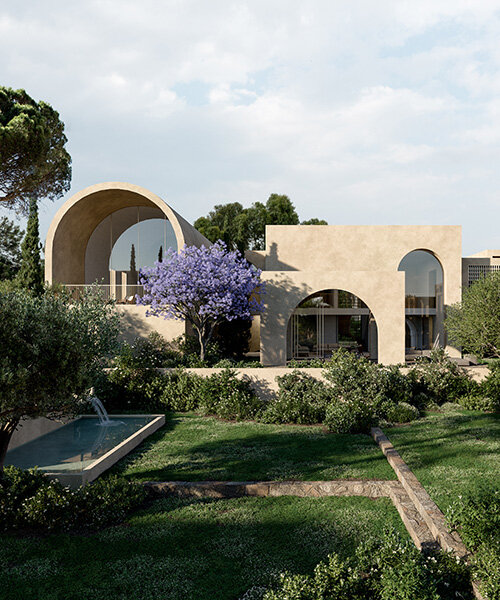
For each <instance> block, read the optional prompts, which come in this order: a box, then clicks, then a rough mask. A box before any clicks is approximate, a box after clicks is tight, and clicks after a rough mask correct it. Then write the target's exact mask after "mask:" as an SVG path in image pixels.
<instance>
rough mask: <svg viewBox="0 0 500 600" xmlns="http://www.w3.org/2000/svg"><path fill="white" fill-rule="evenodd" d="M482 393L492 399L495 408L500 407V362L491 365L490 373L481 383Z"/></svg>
mask: <svg viewBox="0 0 500 600" xmlns="http://www.w3.org/2000/svg"><path fill="white" fill-rule="evenodd" d="M480 393H481V394H482V395H484V396H486V397H487V398H491V400H492V401H493V402H494V403H495V406H497V407H499V406H500V362H496V363H493V364H490V372H489V373H488V375H487V376H486V377H485V378H484V379H483V381H482V382H481V392H480ZM496 410H498V408H497V409H496Z"/></svg>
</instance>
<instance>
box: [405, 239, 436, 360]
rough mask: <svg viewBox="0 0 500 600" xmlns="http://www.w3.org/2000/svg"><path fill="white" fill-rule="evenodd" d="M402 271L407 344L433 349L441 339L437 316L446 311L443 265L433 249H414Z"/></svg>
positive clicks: (412, 346)
mask: <svg viewBox="0 0 500 600" xmlns="http://www.w3.org/2000/svg"><path fill="white" fill-rule="evenodd" d="M398 271H404V273H405V306H406V311H405V312H406V348H407V350H429V349H430V348H432V346H433V345H434V344H435V343H439V342H440V340H439V336H438V333H437V327H436V319H438V318H439V319H442V314H443V269H442V267H441V264H440V262H439V261H438V260H437V258H436V257H435V256H433V255H432V254H431V253H430V252H427V251H425V250H414V251H413V252H410V253H409V254H407V255H406V256H405V257H404V258H403V260H402V261H401V262H400V264H399V267H398Z"/></svg>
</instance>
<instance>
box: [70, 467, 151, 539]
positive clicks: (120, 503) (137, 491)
mask: <svg viewBox="0 0 500 600" xmlns="http://www.w3.org/2000/svg"><path fill="white" fill-rule="evenodd" d="M76 496H77V502H76V504H77V507H78V508H77V510H78V520H79V523H80V524H85V526H88V527H91V528H101V527H105V526H108V525H112V524H115V523H121V522H122V521H124V520H125V518H126V517H127V515H128V514H130V513H131V512H132V511H133V510H134V509H135V508H136V507H138V506H139V505H140V504H142V502H144V500H145V499H146V496H147V492H146V490H145V488H144V486H142V485H138V484H133V483H132V484H131V483H130V482H129V481H127V480H126V479H122V478H120V477H117V476H108V477H105V478H103V479H97V480H96V481H94V482H92V483H91V484H89V485H86V486H85V487H82V488H80V489H79V490H78V493H77V494H76Z"/></svg>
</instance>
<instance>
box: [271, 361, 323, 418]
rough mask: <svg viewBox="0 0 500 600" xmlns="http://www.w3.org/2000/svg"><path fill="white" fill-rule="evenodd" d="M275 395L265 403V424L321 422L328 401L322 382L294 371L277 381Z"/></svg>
mask: <svg viewBox="0 0 500 600" xmlns="http://www.w3.org/2000/svg"><path fill="white" fill-rule="evenodd" d="M276 380H277V382H278V394H277V395H276V397H275V398H273V399H272V400H271V401H270V403H269V404H268V406H267V408H266V410H265V412H264V414H263V417H262V420H263V421H265V422H266V423H299V424H301V425H313V424H315V423H322V422H323V420H324V418H325V410H326V406H327V404H328V401H329V399H330V391H329V389H328V387H327V386H326V385H325V383H324V382H323V381H320V380H318V379H316V378H314V377H311V376H310V375H307V374H306V373H301V372H300V371H298V370H294V371H293V372H292V373H290V374H286V375H283V376H282V377H277V378H276Z"/></svg>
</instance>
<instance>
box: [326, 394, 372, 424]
mask: <svg viewBox="0 0 500 600" xmlns="http://www.w3.org/2000/svg"><path fill="white" fill-rule="evenodd" d="M324 422H325V425H326V426H327V427H328V429H329V431H331V432H333V433H367V432H368V431H369V430H370V427H371V426H372V425H375V424H377V423H378V417H377V414H376V410H375V405H374V402H370V401H368V400H367V399H366V398H365V397H364V396H363V394H362V393H361V392H360V391H359V390H356V389H353V390H351V391H349V392H347V391H345V392H344V394H343V398H342V399H341V400H340V399H335V400H332V401H331V402H330V404H328V406H327V407H326V414H325V421H324Z"/></svg>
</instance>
